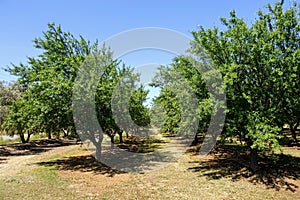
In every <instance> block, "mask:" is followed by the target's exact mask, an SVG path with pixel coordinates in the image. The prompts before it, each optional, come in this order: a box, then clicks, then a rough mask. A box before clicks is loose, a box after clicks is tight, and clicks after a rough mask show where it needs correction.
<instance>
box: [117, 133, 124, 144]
mask: <svg viewBox="0 0 300 200" xmlns="http://www.w3.org/2000/svg"><path fill="white" fill-rule="evenodd" d="M118 135H119V138H120V143H123V137H122V136H123V132H122V131H119V132H118Z"/></svg>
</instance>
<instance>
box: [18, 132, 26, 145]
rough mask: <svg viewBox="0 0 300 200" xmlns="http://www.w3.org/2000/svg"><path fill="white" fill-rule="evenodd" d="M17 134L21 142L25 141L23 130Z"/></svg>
mask: <svg viewBox="0 0 300 200" xmlns="http://www.w3.org/2000/svg"><path fill="white" fill-rule="evenodd" d="M19 135H20V139H21V142H22V143H26V140H25V136H24V133H23V132H20V133H19Z"/></svg>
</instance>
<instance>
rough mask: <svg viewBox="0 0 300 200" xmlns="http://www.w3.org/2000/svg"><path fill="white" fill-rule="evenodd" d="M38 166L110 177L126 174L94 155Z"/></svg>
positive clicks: (69, 158)
mask: <svg viewBox="0 0 300 200" xmlns="http://www.w3.org/2000/svg"><path fill="white" fill-rule="evenodd" d="M36 164H38V165H40V166H47V167H51V166H55V167H56V169H57V170H64V171H67V170H70V171H80V172H93V173H95V174H102V175H108V176H109V177H113V176H114V175H116V174H123V173H125V172H122V171H119V170H115V169H112V168H111V167H109V166H107V165H105V164H102V163H100V162H98V161H97V160H96V159H95V157H94V156H92V155H82V156H71V157H67V158H63V159H59V160H55V161H48V162H39V163H36Z"/></svg>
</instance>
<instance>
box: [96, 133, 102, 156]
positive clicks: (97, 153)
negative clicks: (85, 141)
mask: <svg viewBox="0 0 300 200" xmlns="http://www.w3.org/2000/svg"><path fill="white" fill-rule="evenodd" d="M102 141H103V137H101V136H100V137H99V141H98V142H97V145H96V155H95V157H96V159H97V160H98V161H100V159H101V150H102Z"/></svg>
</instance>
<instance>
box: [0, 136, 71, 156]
mask: <svg viewBox="0 0 300 200" xmlns="http://www.w3.org/2000/svg"><path fill="white" fill-rule="evenodd" d="M74 144H76V142H75V141H73V140H65V139H51V140H50V139H42V140H34V141H30V142H29V143H24V144H23V143H12V144H3V145H0V157H9V156H25V155H35V154H39V153H42V152H46V151H49V150H51V149H52V148H54V147H59V146H68V145H74Z"/></svg>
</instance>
